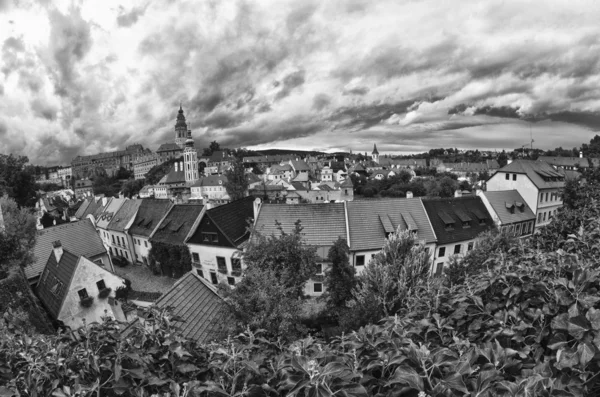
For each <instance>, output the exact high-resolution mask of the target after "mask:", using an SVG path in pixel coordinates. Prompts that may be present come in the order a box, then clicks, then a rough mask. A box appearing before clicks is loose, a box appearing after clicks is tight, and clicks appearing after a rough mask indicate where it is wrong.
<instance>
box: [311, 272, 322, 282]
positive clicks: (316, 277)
mask: <svg viewBox="0 0 600 397" xmlns="http://www.w3.org/2000/svg"><path fill="white" fill-rule="evenodd" d="M311 279H312V280H313V281H318V282H321V283H322V282H323V281H325V275H323V274H315V275H314V276H312V277H311Z"/></svg>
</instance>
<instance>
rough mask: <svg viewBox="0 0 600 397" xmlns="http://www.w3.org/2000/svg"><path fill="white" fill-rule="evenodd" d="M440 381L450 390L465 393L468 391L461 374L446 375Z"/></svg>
mask: <svg viewBox="0 0 600 397" xmlns="http://www.w3.org/2000/svg"><path fill="white" fill-rule="evenodd" d="M442 383H443V384H444V385H445V386H446V387H449V388H450V389H452V390H457V391H459V392H461V393H465V394H468V393H469V390H467V386H465V382H464V381H463V379H462V376H460V375H459V374H457V373H454V374H451V375H448V376H446V377H445V378H444V379H443V380H442Z"/></svg>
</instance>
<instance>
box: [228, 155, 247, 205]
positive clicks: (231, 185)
mask: <svg viewBox="0 0 600 397" xmlns="http://www.w3.org/2000/svg"><path fill="white" fill-rule="evenodd" d="M225 176H226V177H227V181H226V182H225V183H224V185H225V189H226V190H227V194H228V195H229V197H230V198H231V200H232V201H235V200H239V199H241V198H244V197H246V194H247V192H248V179H247V178H246V169H245V168H244V163H243V161H242V159H240V158H235V159H234V160H233V162H232V167H231V168H230V169H229V170H227V172H226V173H225Z"/></svg>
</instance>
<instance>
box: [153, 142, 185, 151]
mask: <svg viewBox="0 0 600 397" xmlns="http://www.w3.org/2000/svg"><path fill="white" fill-rule="evenodd" d="M173 150H181V151H183V149H182V148H180V147H179V145H177V144H176V143H163V144H162V145H160V146H159V147H158V149H156V153H160V152H170V151H173Z"/></svg>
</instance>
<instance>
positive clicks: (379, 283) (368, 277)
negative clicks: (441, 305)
mask: <svg viewBox="0 0 600 397" xmlns="http://www.w3.org/2000/svg"><path fill="white" fill-rule="evenodd" d="M415 243H416V237H415V234H414V233H412V232H410V231H401V230H400V229H398V230H397V231H396V232H395V233H392V234H390V236H389V237H388V239H387V240H386V242H385V244H384V246H383V248H382V250H381V251H380V252H379V253H377V255H375V257H374V258H373V259H372V260H371V261H370V262H369V264H368V265H367V266H366V267H365V269H364V270H363V272H362V274H361V275H360V276H359V277H358V284H357V286H356V287H355V288H354V289H353V290H352V296H353V300H352V301H351V302H350V303H349V307H350V309H351V310H350V313H349V315H348V316H347V317H346V318H344V319H341V320H342V326H343V327H344V328H350V329H355V328H356V327H357V326H360V325H365V324H368V323H372V322H377V321H379V320H381V319H382V318H384V317H387V316H391V315H394V314H396V313H398V311H399V310H400V309H403V308H404V309H405V308H406V307H407V304H408V302H409V301H410V298H411V296H412V295H414V294H415V290H417V289H419V288H423V287H424V286H425V285H426V284H427V280H428V278H429V272H430V270H431V263H430V259H429V252H428V251H427V249H426V248H425V246H423V245H421V244H415Z"/></svg>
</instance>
